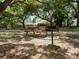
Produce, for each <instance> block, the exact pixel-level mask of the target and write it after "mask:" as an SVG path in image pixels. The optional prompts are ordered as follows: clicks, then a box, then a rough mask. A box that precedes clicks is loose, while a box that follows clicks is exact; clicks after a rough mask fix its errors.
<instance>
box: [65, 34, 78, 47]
mask: <svg viewBox="0 0 79 59" xmlns="http://www.w3.org/2000/svg"><path fill="white" fill-rule="evenodd" d="M66 36H67V37H69V38H68V39H65V41H66V42H68V43H69V44H71V45H73V46H74V47H75V48H79V34H67V35H66Z"/></svg>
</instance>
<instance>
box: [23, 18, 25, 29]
mask: <svg viewBox="0 0 79 59" xmlns="http://www.w3.org/2000/svg"><path fill="white" fill-rule="evenodd" d="M24 22H25V20H24V19H23V29H25V23H24Z"/></svg>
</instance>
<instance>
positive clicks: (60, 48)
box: [0, 31, 79, 59]
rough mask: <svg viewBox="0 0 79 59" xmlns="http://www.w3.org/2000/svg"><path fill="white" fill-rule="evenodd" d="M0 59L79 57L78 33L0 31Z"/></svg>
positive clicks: (72, 58)
mask: <svg viewBox="0 0 79 59" xmlns="http://www.w3.org/2000/svg"><path fill="white" fill-rule="evenodd" d="M0 59H79V33H78V32H62V31H59V32H54V45H53V47H52V46H51V37H50V33H49V34H48V35H47V37H31V36H30V37H29V36H26V33H25V32H0Z"/></svg>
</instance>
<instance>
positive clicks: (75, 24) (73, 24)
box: [69, 18, 77, 26]
mask: <svg viewBox="0 0 79 59" xmlns="http://www.w3.org/2000/svg"><path fill="white" fill-rule="evenodd" d="M69 23H70V26H77V18H75V19H74V18H73V19H72V20H70V21H69Z"/></svg>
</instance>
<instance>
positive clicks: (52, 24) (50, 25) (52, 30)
mask: <svg viewBox="0 0 79 59" xmlns="http://www.w3.org/2000/svg"><path fill="white" fill-rule="evenodd" d="M52 25H53V24H52V20H51V21H50V26H51V27H52ZM51 30H52V31H51V41H52V45H53V29H51Z"/></svg>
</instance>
